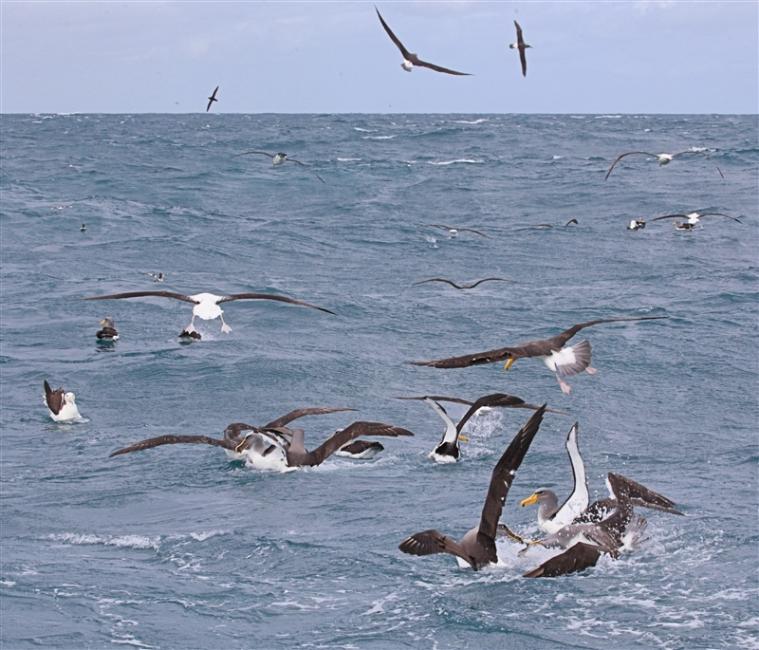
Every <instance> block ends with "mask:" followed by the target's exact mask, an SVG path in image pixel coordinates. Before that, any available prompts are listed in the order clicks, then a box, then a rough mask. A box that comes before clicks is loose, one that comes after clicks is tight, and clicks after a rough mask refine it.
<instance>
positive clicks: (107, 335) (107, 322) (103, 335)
mask: <svg viewBox="0 0 759 650" xmlns="http://www.w3.org/2000/svg"><path fill="white" fill-rule="evenodd" d="M95 336H97V339H98V341H102V342H110V341H118V340H119V333H118V332H117V331H116V326H115V325H114V323H113V318H111V317H110V316H106V317H105V318H104V319H103V320H101V321H100V329H99V330H98V331H97V332H95Z"/></svg>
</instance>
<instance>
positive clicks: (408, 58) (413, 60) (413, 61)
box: [374, 7, 471, 77]
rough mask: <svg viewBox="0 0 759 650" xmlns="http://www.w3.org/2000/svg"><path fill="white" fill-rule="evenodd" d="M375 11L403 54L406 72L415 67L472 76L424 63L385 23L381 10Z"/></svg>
mask: <svg viewBox="0 0 759 650" xmlns="http://www.w3.org/2000/svg"><path fill="white" fill-rule="evenodd" d="M374 11H376V12H377V17H378V18H379V19H380V22H381V23H382V27H383V28H384V29H385V31H386V32H387V35H388V36H389V37H390V40H391V41H393V43H395V45H396V47H397V48H398V49H399V50H400V51H401V54H402V55H403V63H401V67H402V68H403V69H404V70H405V71H406V72H411V70H412V69H413V68H414V66H418V67H420V68H429V69H430V70H435V71H437V72H445V73H446V74H455V75H458V76H460V77H469V76H471V75H470V74H469V73H468V72H457V71H456V70H451V69H450V68H444V67H442V66H439V65H435V64H434V63H428V62H427V61H422V60H421V59H420V58H419V57H418V56H417V55H416V54H414V53H413V52H409V51H408V50H407V49H406V47H405V46H404V45H403V43H401V41H400V39H399V38H398V37H397V36H396V35H395V34H393V31H392V30H391V29H390V27H389V26H388V24H387V23H386V22H385V19H384V18H383V17H382V14H381V13H380V12H379V9H377V7H375V8H374Z"/></svg>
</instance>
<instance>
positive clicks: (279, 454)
mask: <svg viewBox="0 0 759 650" xmlns="http://www.w3.org/2000/svg"><path fill="white" fill-rule="evenodd" d="M353 410H355V409H350V408H332V407H312V408H301V409H296V410H294V411H291V412H289V413H287V414H285V415H283V416H282V417H279V418H277V419H276V420H272V421H271V422H269V423H268V424H265V425H264V426H263V427H260V428H259V427H256V426H254V425H252V424H245V423H244V422H235V423H233V424H230V425H229V426H228V427H227V428H226V429H225V430H224V436H223V437H222V438H211V437H209V436H202V435H164V436H158V437H156V438H148V439H147V440H142V441H140V442H138V443H135V444H133V445H130V446H128V447H124V448H122V449H117V450H116V451H114V452H113V453H112V454H111V457H113V456H119V455H121V454H128V453H131V452H133V451H142V450H144V449H150V448H152V447H158V446H160V445H173V444H182V443H183V444H206V445H213V446H215V447H222V448H223V449H225V450H226V452H227V456H228V457H229V458H231V459H232V460H244V461H245V464H246V465H248V466H249V467H253V468H254V469H268V470H276V471H287V470H290V469H294V468H297V467H314V466H316V465H320V464H321V463H322V462H324V461H325V460H326V459H327V458H329V457H330V456H331V455H332V454H334V453H336V452H338V451H340V450H343V451H345V450H346V448H348V449H350V447H349V443H351V442H352V441H355V440H356V438H358V437H360V436H390V437H398V436H413V435H414V434H413V433H412V432H411V431H408V430H406V429H403V428H401V427H396V426H393V425H390V424H385V423H383V422H363V421H357V422H353V423H352V424H350V425H349V426H347V427H346V428H345V429H341V430H338V431H336V432H335V433H334V434H332V435H331V436H330V437H329V438H327V440H325V441H324V442H323V443H322V444H321V445H320V446H319V447H317V448H316V449H314V450H313V451H308V450H306V447H305V444H304V432H303V429H290V428H288V427H287V425H288V424H289V423H290V422H292V421H293V420H295V419H297V418H301V417H303V416H306V415H323V414H326V413H335V412H338V411H353ZM356 442H362V441H356ZM366 447H367V446H366V445H358V446H356V448H354V449H355V451H356V453H355V454H353V455H354V457H361V454H362V453H363V452H365V451H366Z"/></svg>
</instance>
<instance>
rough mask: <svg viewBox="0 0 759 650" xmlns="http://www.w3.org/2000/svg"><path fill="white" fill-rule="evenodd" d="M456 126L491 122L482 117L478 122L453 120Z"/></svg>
mask: <svg viewBox="0 0 759 650" xmlns="http://www.w3.org/2000/svg"><path fill="white" fill-rule="evenodd" d="M453 121H454V123H455V124H482V123H484V122H489V121H490V120H489V119H488V118H487V117H480V118H478V119H476V120H453Z"/></svg>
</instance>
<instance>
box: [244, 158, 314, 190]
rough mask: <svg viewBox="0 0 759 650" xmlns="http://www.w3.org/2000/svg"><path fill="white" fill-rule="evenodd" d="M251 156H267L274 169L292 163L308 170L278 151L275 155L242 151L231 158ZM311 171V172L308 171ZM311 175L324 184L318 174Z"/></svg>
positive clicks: (299, 162) (297, 161)
mask: <svg viewBox="0 0 759 650" xmlns="http://www.w3.org/2000/svg"><path fill="white" fill-rule="evenodd" d="M251 154H254V155H258V156H268V157H269V158H271V164H272V166H274V167H276V166H277V165H282V164H284V163H286V162H294V163H295V164H297V165H300V166H301V167H306V168H308V165H307V164H306V163H304V162H301V161H300V160H296V159H295V158H290V156H288V155H287V154H286V153H285V152H284V151H278V152H277V153H269V152H268V151H257V150H254V151H243V152H242V153H238V154H235V155H234V156H233V158H238V157H239V156H249V155H251ZM309 171H311V170H309ZM311 173H312V174H313V175H314V176H316V178H318V179H319V180H320V181H321V182H322V183H325V184H326V182H327V181H325V180H324V179H323V178H322V177H321V176H319V174H317V173H316V172H314V171H311Z"/></svg>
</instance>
